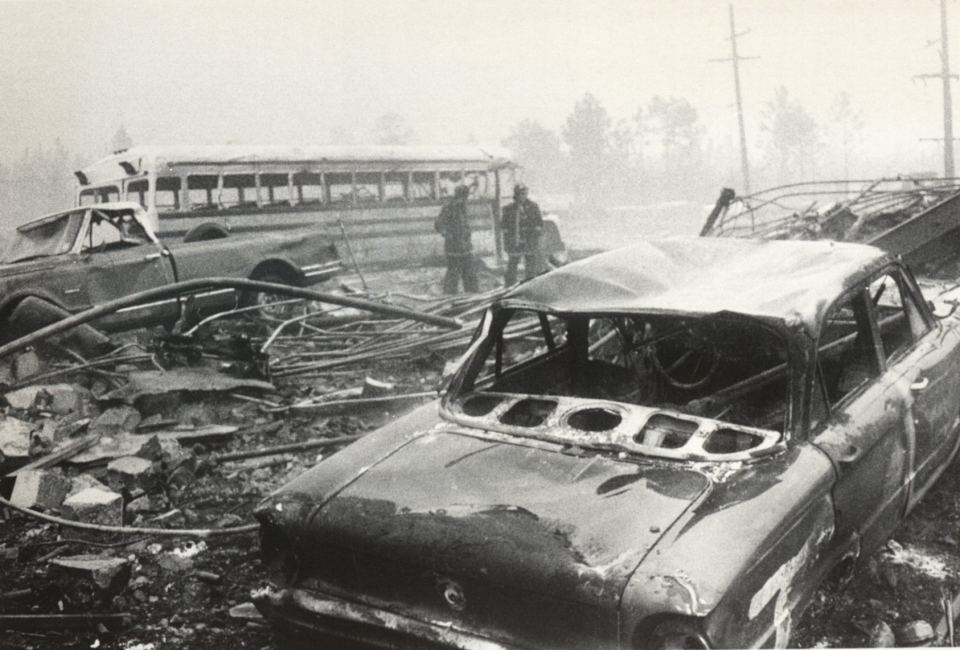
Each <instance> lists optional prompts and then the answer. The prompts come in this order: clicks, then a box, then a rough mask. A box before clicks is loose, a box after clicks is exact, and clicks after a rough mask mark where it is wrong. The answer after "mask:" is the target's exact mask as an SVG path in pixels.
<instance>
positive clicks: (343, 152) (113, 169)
mask: <svg viewBox="0 0 960 650" xmlns="http://www.w3.org/2000/svg"><path fill="white" fill-rule="evenodd" d="M322 162H351V163H378V162H383V163H402V162H426V163H431V162H434V163H457V162H464V163H473V164H482V165H484V167H485V168H491V167H502V166H507V165H510V164H511V157H510V153H509V152H508V151H507V150H506V149H504V148H502V147H471V146H407V145H395V146H394V145H356V146H355V145H323V146H308V147H284V146H258V145H150V146H140V147H131V148H130V149H125V150H123V151H118V152H117V153H114V154H111V155H109V156H106V157H104V158H101V159H100V160H97V161H95V162H93V163H91V164H90V165H88V166H86V167H84V168H83V169H81V170H80V171H79V172H77V178H79V179H80V183H81V185H90V184H92V185H96V184H98V183H101V182H104V181H109V180H116V179H118V178H123V177H125V176H130V175H134V174H138V173H142V172H144V171H146V170H148V169H151V168H153V169H161V168H163V167H165V166H168V165H177V164H183V165H205V164H206V165H218V164H220V165H226V164H250V165H257V164H264V165H266V164H297V163H303V164H307V163H322ZM132 170H135V171H132ZM125 172H132V173H125Z"/></svg>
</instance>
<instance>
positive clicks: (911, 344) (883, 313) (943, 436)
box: [871, 267, 960, 509]
mask: <svg viewBox="0 0 960 650" xmlns="http://www.w3.org/2000/svg"><path fill="white" fill-rule="evenodd" d="M871 294H872V296H873V298H872V303H873V307H874V309H875V310H876V312H877V321H878V324H879V329H880V333H881V339H882V341H883V349H884V354H885V356H886V362H887V366H888V372H890V373H891V374H892V375H894V376H899V377H900V379H899V382H900V383H901V384H903V385H905V386H908V387H909V392H908V396H907V398H908V399H907V404H908V407H909V410H910V415H911V417H910V418H909V420H908V421H907V423H906V424H907V427H908V428H910V427H912V429H913V448H912V449H910V450H909V452H910V453H909V455H908V458H909V463H910V473H909V477H908V485H909V501H908V509H910V508H912V507H913V505H914V504H915V503H916V502H917V501H919V499H920V498H921V497H922V496H923V494H924V493H925V492H926V491H927V490H928V489H929V488H930V486H931V485H932V484H933V482H934V481H935V480H936V478H937V477H938V476H939V475H940V472H941V471H942V470H943V469H944V468H945V466H946V464H947V463H948V462H949V459H950V458H951V456H952V452H953V451H954V448H955V446H956V444H957V435H956V433H957V424H958V419H960V418H958V416H960V350H958V345H960V333H958V332H957V331H956V328H954V327H944V326H943V325H941V324H940V323H938V322H935V319H933V318H931V317H930V314H929V312H928V311H927V310H926V308H925V307H924V303H923V301H922V298H921V296H920V294H919V291H918V290H917V288H916V285H915V284H914V283H913V282H912V281H911V280H910V278H909V276H907V275H906V274H905V273H904V272H903V270H902V269H900V268H899V267H892V268H890V269H888V270H887V271H885V272H884V273H882V274H881V275H880V276H879V277H878V278H877V279H876V280H874V282H873V283H871Z"/></svg>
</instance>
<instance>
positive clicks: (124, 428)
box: [90, 406, 141, 436]
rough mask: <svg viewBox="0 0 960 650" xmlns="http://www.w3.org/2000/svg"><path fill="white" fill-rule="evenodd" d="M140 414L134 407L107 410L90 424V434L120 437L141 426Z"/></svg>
mask: <svg viewBox="0 0 960 650" xmlns="http://www.w3.org/2000/svg"><path fill="white" fill-rule="evenodd" d="M140 420H141V417H140V412H139V411H138V410H137V409H135V408H133V407H132V406H118V407H116V408H112V409H107V410H106V411H104V412H103V413H101V414H100V416H99V417H97V418H95V419H94V420H93V422H91V423H90V433H99V434H103V435H106V436H119V435H120V434H123V433H129V432H131V431H133V430H134V429H136V428H137V425H139V424H140Z"/></svg>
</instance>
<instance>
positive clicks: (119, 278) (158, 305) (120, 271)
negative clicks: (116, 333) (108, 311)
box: [81, 210, 178, 327]
mask: <svg viewBox="0 0 960 650" xmlns="http://www.w3.org/2000/svg"><path fill="white" fill-rule="evenodd" d="M125 217H126V219H127V220H129V219H131V217H130V216H129V215H123V214H120V213H110V212H107V211H103V212H101V211H98V210H91V217H90V220H89V224H88V227H89V230H88V231H87V233H86V237H85V239H84V242H83V243H82V245H81V259H82V260H83V263H84V265H85V268H86V271H87V273H86V285H87V293H88V295H89V298H90V301H91V302H92V303H93V304H94V305H100V304H103V303H105V302H107V301H110V300H115V299H116V298H120V297H123V296H128V295H131V294H134V293H137V292H140V291H144V290H147V289H153V288H156V287H162V286H166V285H168V284H171V283H173V282H174V276H173V269H172V265H171V263H170V261H169V259H168V257H167V255H166V253H165V251H164V249H163V247H162V246H161V245H160V244H158V243H156V242H153V241H151V240H150V238H149V237H148V236H147V235H146V233H145V232H143V231H142V228H141V229H140V230H139V231H138V230H137V228H136V227H135V226H134V225H132V224H131V223H130V221H125ZM133 224H135V222H133ZM177 308H178V305H177V301H176V299H167V300H163V301H152V302H149V303H147V304H144V305H137V306H134V307H130V308H126V309H123V310H121V311H120V312H118V313H117V314H114V315H111V316H109V317H107V318H104V319H103V321H102V323H101V324H105V325H109V326H113V327H124V326H133V325H138V324H147V323H156V322H160V321H162V320H165V319H169V318H175V317H176V315H177V313H178V312H177Z"/></svg>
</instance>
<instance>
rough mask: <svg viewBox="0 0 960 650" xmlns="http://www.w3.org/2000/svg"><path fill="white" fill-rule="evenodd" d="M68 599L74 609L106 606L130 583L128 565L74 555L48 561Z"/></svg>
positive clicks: (124, 561)
mask: <svg viewBox="0 0 960 650" xmlns="http://www.w3.org/2000/svg"><path fill="white" fill-rule="evenodd" d="M50 565H51V573H52V574H54V575H56V576H57V578H58V582H59V583H60V586H61V589H63V591H64V594H65V596H66V597H67V599H68V600H69V601H70V602H71V603H72V604H74V605H82V606H88V605H92V604H99V603H105V602H108V601H109V600H110V599H112V598H113V597H114V596H116V595H117V594H119V593H120V592H121V591H123V589H124V587H126V585H127V583H128V582H129V580H130V571H131V568H130V562H129V560H126V559H123V558H110V557H98V556H96V555H74V556H72V557H65V558H57V559H55V560H51V561H50Z"/></svg>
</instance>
